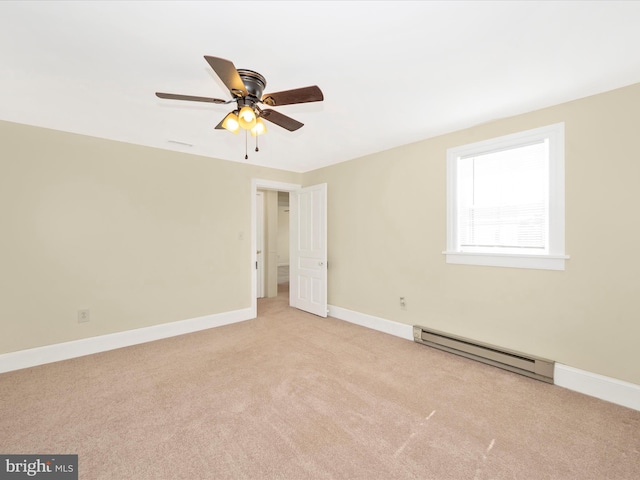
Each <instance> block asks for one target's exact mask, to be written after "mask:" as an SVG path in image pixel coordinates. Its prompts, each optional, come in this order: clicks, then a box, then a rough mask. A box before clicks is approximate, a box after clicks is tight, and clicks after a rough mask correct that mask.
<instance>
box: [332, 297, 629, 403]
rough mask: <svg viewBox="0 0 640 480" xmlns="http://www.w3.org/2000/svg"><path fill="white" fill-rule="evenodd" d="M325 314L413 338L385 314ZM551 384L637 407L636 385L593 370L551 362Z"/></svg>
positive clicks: (335, 311)
mask: <svg viewBox="0 0 640 480" xmlns="http://www.w3.org/2000/svg"><path fill="white" fill-rule="evenodd" d="M329 315H330V316H332V317H334V318H338V319H340V320H345V321H347V322H350V323H355V324H356V325H360V326H361V327H367V328H371V329H373V330H378V331H380V332H384V333H388V334H390V335H395V336H396V337H401V338H404V339H406V340H411V341H413V326H412V325H406V324H404V323H399V322H394V321H393V320H387V319H385V318H380V317H374V316H373V315H368V314H366V313H359V312H354V311H353V310H347V309H346V308H342V307H336V306H333V305H330V306H329ZM554 384H555V385H557V386H559V387H564V388H568V389H569V390H574V391H576V392H580V393H584V394H585V395H589V396H591V397H596V398H600V399H602V400H606V401H608V402H611V403H615V404H617V405H622V406H624V407H628V408H633V409H634V410H640V385H636V384H634V383H629V382H624V381H622V380H618V379H615V378H611V377H605V376H602V375H598V374H596V373H591V372H587V371H584V370H578V369H577V368H573V367H569V366H567V365H562V364H560V363H556V364H555V369H554Z"/></svg>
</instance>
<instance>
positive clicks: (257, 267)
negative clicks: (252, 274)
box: [256, 260, 258, 270]
mask: <svg viewBox="0 0 640 480" xmlns="http://www.w3.org/2000/svg"><path fill="white" fill-rule="evenodd" d="M257 269H258V261H257V260H256V270H257Z"/></svg>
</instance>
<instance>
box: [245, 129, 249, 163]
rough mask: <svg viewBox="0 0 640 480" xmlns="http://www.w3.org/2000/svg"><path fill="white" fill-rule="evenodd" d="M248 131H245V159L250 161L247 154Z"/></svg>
mask: <svg viewBox="0 0 640 480" xmlns="http://www.w3.org/2000/svg"><path fill="white" fill-rule="evenodd" d="M247 137H248V136H247V130H245V131H244V159H245V160H249V154H248V153H247V150H248V148H249V147H248V145H249V140H248V138H247Z"/></svg>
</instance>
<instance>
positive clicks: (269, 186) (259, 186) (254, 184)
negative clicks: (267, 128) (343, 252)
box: [249, 178, 302, 318]
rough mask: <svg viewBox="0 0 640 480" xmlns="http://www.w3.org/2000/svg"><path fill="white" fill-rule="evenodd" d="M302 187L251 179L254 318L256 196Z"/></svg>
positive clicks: (253, 302)
mask: <svg viewBox="0 0 640 480" xmlns="http://www.w3.org/2000/svg"><path fill="white" fill-rule="evenodd" d="M301 188H302V185H300V184H297V183H286V182H276V181H273V180H264V179H261V178H252V179H251V263H250V264H249V265H250V268H251V314H252V317H253V318H256V317H257V316H258V298H257V294H258V275H257V271H256V269H255V268H254V266H255V264H256V261H257V255H256V251H257V249H256V236H257V231H256V200H255V199H256V194H257V193H258V190H275V191H278V192H292V191H294V190H299V189H301Z"/></svg>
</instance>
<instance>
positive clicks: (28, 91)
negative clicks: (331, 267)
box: [0, 0, 640, 172]
mask: <svg viewBox="0 0 640 480" xmlns="http://www.w3.org/2000/svg"><path fill="white" fill-rule="evenodd" d="M638 47H640V2H638V1H625V2H614V1H568V2H560V1H527V2H519V1H493V2H483V1H458V2H453V1H415V2H402V1H374V2H370V1H354V2H348V1H339V2H330V1H299V2H294V1H284V2H274V1H258V2H241V1H234V2H223V1H216V2H204V1H200V2H170V1H162V2H154V1H141V2H134V1H129V2H124V1H122V2H113V1H107V2H99V1H84V2H81V1H71V2H60V1H45V2H35V1H30V2H27V1H19V2H14V1H6V0H4V1H0V92H2V93H0V119H3V120H8V121H11V122H17V123H23V124H29V125H36V126H41V127H47V128H52V129H57V130H63V131H68V132H75V133H80V134H85V135H91V136H95V137H101V138H107V139H113V140H118V141H123V142H129V143H134V144H140V145H147V146H151V147H157V148H162V149H168V150H175V151H180V152H188V153H193V154H198V155H204V156H209V157H215V158H222V159H226V160H232V161H239V162H248V163H251V164H256V165H265V166H270V167H275V168H281V169H285V170H291V171H296V172H305V171H309V170H313V169H316V168H319V167H322V166H326V165H330V164H334V163H337V162H341V161H345V160H349V159H352V158H356V157H360V156H363V155H366V154H369V153H373V152H377V151H381V150H387V149H390V148H393V147H396V146H399V145H403V144H407V143H411V142H415V141H419V140H422V139H425V138H429V137H433V136H435V135H439V134H442V133H446V132H451V131H455V130H459V129H461V128H465V127H469V126H472V125H477V124H480V123H484V122H487V121H491V120H494V119H497V118H501V117H506V116H511V115H515V114H519V113H524V112H528V111H532V110H536V109H539V108H542V107H545V106H549V105H554V104H558V103H562V102H565V101H569V100H573V99H577V98H581V97H584V96H588V95H592V94H595V93H599V92H603V91H607V90H612V89H615V88H618V87H622V86H625V85H630V84H633V83H638V82H640V56H639V55H638ZM204 55H212V56H217V57H222V58H226V59H229V60H231V61H232V62H233V63H234V64H235V66H236V67H238V68H246V69H250V70H254V71H257V72H260V73H261V74H262V75H264V76H265V77H266V79H267V88H266V89H265V93H267V92H273V91H281V90H288V89H291V88H298V87H305V86H309V85H318V86H319V87H320V88H321V89H322V91H323V92H324V96H325V101H324V102H321V103H309V104H302V105H289V106H281V107H275V109H276V110H278V111H279V112H281V113H284V114H285V115H288V116H291V117H293V118H295V119H296V120H299V121H301V122H303V123H304V124H305V126H304V127H303V128H301V129H300V130H298V131H296V132H289V131H286V130H284V129H282V128H280V127H278V126H276V125H273V124H269V123H268V124H267V126H268V127H269V132H268V134H267V135H264V136H262V137H260V152H258V153H256V152H254V151H253V150H254V147H255V145H254V140H253V139H252V138H251V137H249V160H245V159H244V154H245V139H244V138H243V137H244V135H243V134H242V133H241V134H240V135H233V134H231V133H229V132H227V131H224V130H214V127H215V126H216V125H217V124H218V122H219V121H220V120H221V119H222V118H223V117H224V115H225V114H226V113H227V112H228V111H230V110H231V108H230V107H231V105H213V104H208V103H196V102H182V101H175V100H161V99H159V98H157V97H156V96H155V95H154V93H155V92H156V91H162V92H170V93H179V94H187V95H198V96H209V97H217V98H225V99H228V98H230V95H229V92H228V90H226V88H225V87H224V85H223V84H222V82H221V81H220V80H219V79H218V77H217V76H216V75H215V74H214V73H213V71H212V70H211V68H210V67H209V65H208V64H207V62H206V61H205V60H204V58H203V57H204ZM637 107H638V106H635V108H637ZM177 142H182V143H186V144H189V145H190V146H188V145H183V144H182V143H177Z"/></svg>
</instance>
